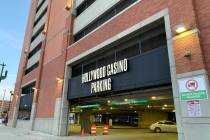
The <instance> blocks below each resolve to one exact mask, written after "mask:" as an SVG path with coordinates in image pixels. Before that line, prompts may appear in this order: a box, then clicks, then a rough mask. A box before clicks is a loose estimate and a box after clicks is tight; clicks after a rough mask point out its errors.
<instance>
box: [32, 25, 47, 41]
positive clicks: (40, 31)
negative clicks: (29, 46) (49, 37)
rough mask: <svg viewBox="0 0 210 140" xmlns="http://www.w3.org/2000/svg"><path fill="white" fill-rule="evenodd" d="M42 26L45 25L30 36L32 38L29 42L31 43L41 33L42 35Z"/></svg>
mask: <svg viewBox="0 0 210 140" xmlns="http://www.w3.org/2000/svg"><path fill="white" fill-rule="evenodd" d="M44 26H45V25H43V26H42V27H41V28H40V29H39V30H38V31H37V32H36V33H35V34H34V35H33V36H32V38H31V42H33V41H34V40H35V39H36V38H37V36H39V35H40V34H41V33H42V31H43V30H44Z"/></svg>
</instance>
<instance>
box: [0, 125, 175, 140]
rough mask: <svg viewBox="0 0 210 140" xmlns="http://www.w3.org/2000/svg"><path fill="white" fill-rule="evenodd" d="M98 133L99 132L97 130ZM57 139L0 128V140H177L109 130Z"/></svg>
mask: <svg viewBox="0 0 210 140" xmlns="http://www.w3.org/2000/svg"><path fill="white" fill-rule="evenodd" d="M98 131H99V130H98ZM99 133H100V132H98V133H97V136H86V137H84V138H82V137H81V136H79V135H78V136H71V137H57V136H52V135H49V134H46V133H41V132H37V131H29V130H23V129H18V128H11V127H5V126H0V140H177V139H178V138H177V134H176V133H153V132H150V131H149V130H148V129H111V130H110V134H109V135H100V134H99Z"/></svg>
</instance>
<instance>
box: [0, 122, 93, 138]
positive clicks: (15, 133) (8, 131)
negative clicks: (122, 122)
mask: <svg viewBox="0 0 210 140" xmlns="http://www.w3.org/2000/svg"><path fill="white" fill-rule="evenodd" d="M69 139H71V140H81V139H84V140H94V139H93V138H81V137H79V136H77V137H76V136H75V137H71V138H69V137H56V136H52V135H49V134H45V133H41V132H40V133H39V132H35V131H29V130H22V129H18V128H11V127H6V126H3V125H1V126H0V140H69Z"/></svg>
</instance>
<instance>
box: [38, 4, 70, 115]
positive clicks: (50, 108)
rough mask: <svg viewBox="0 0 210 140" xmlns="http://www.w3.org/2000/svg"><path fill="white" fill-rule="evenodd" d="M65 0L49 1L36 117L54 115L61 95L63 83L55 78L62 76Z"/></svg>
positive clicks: (64, 54) (65, 30)
mask: <svg viewBox="0 0 210 140" xmlns="http://www.w3.org/2000/svg"><path fill="white" fill-rule="evenodd" d="M65 4H66V0H59V1H55V0H54V1H51V5H50V11H49V12H50V14H49V17H48V18H49V24H48V31H47V36H46V46H45V53H44V57H43V59H44V60H43V68H42V73H41V79H40V90H39V96H38V102H37V112H36V117H37V118H52V117H53V116H54V109H55V101H56V98H58V97H61V94H62V87H63V83H58V82H57V81H56V78H63V77H64V68H65V58H66V47H67V44H68V43H67V38H66V33H67V31H68V30H67V29H68V27H70V25H68V27H67V26H66V18H67V17H68V15H69V11H67V10H66V9H65Z"/></svg>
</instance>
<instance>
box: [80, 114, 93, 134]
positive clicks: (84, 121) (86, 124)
mask: <svg viewBox="0 0 210 140" xmlns="http://www.w3.org/2000/svg"><path fill="white" fill-rule="evenodd" d="M90 119H91V114H90V113H88V112H82V113H81V114H80V125H81V129H83V128H84V131H85V133H90V132H91V120H90Z"/></svg>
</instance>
